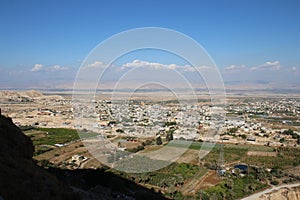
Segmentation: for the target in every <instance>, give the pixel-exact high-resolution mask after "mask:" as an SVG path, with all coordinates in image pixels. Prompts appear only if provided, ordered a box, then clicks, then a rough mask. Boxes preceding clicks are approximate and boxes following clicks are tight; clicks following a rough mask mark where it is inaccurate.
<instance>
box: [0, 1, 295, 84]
mask: <svg viewBox="0 0 300 200" xmlns="http://www.w3.org/2000/svg"><path fill="white" fill-rule="evenodd" d="M299 10H300V1H299V0H298V1H297V0H296V1H290V0H287V1H284V0H281V1H275V0H247V1H246V0H237V1H231V0H226V1H225V0H224V1H222V0H215V1H214V0H213V1H200V0H198V1H196V0H195V1H191V0H187V1H174V0H172V1H171V0H160V1H158V0H157V1H155V0H152V1H146V0H144V1H141V0H138V1H135V0H127V1H123V0H119V1H115V0H112V1H111V0H105V1H91V0H87V1H79V0H77V1H70V0H51V1H38V0H36V1H32V0H26V1H25V0H19V1H16V0H1V1H0V27H1V31H0V52H1V53H0V67H1V69H0V73H1V74H0V86H1V85H2V87H6V86H9V85H10V84H11V85H14V84H15V85H18V84H17V83H18V82H19V85H20V84H21V85H22V84H24V82H26V81H25V80H22V78H21V77H22V76H25V75H26V76H27V77H30V79H31V80H27V82H30V81H31V83H32V84H35V81H37V82H39V81H41V80H40V79H41V77H42V73H39V74H34V73H35V72H39V71H42V70H41V69H43V71H44V73H47V81H49V83H50V82H51V81H52V82H53V81H57V83H59V82H63V81H64V80H67V79H68V80H72V77H74V74H75V73H76V69H77V68H78V67H79V65H80V63H81V61H82V60H83V59H84V58H85V57H86V56H87V55H88V53H89V52H90V51H91V50H92V49H93V48H94V47H95V46H96V45H97V44H99V43H100V42H101V41H103V40H105V39H107V38H108V37H110V36H111V35H113V34H116V33H119V32H121V31H125V30H128V29H132V28H139V27H148V26H151V27H164V28H170V29H174V30H177V31H179V32H182V33H184V34H186V35H188V36H190V37H192V38H193V39H195V40H196V41H197V42H198V43H199V44H201V45H202V46H203V47H204V48H205V49H206V50H207V52H208V53H209V54H210V55H211V57H212V58H213V60H214V61H215V63H216V64H217V66H218V67H219V68H220V70H221V71H223V72H224V73H225V74H226V72H227V71H228V70H236V69H238V70H245V69H246V70H248V71H258V70H259V69H263V70H267V69H271V70H272V73H274V71H278V70H281V77H277V75H276V77H277V78H278V79H280V80H281V79H282V80H285V79H289V77H291V78H290V79H291V80H297V79H299V73H298V71H299V70H300V56H299V55H300V12H299ZM141 57H142V56H141ZM143 59H144V58H141V60H143ZM132 61H133V60H130V59H128V61H126V62H132ZM146 61H149V62H154V60H146ZM160 61H162V62H164V64H171V63H173V62H172V60H169V58H168V56H166V57H165V58H160ZM68 70H69V71H70V72H69V73H67V74H66V71H68ZM62 72H64V73H62ZM289 72H291V73H292V74H290V73H289ZM229 74H230V73H229ZM259 74H261V73H259ZM255 76H256V75H255ZM225 77H228V79H230V76H228V75H227V76H226V75H225ZM256 77H257V76H256ZM272 78H274V77H272ZM1 79H2V80H1ZM43 79H44V78H43ZM47 81H45V83H47V84H48V82H47ZM45 83H44V84H45ZM47 84H46V85H47ZM29 85H30V84H29Z"/></svg>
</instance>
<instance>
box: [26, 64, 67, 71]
mask: <svg viewBox="0 0 300 200" xmlns="http://www.w3.org/2000/svg"><path fill="white" fill-rule="evenodd" d="M68 69H69V68H68V67H63V66H60V65H54V66H51V67H45V66H44V65H42V64H35V65H34V66H33V68H32V69H31V70H30V71H31V72H40V71H44V72H45V71H47V72H57V71H64V70H68Z"/></svg>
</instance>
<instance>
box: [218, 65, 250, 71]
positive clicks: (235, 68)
mask: <svg viewBox="0 0 300 200" xmlns="http://www.w3.org/2000/svg"><path fill="white" fill-rule="evenodd" d="M245 67H246V66H245V65H230V66H227V67H224V68H223V70H224V71H231V70H240V69H244V68H245Z"/></svg>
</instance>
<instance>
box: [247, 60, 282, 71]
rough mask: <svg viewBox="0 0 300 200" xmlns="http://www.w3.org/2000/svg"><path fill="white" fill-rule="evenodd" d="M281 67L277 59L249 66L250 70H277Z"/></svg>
mask: <svg viewBox="0 0 300 200" xmlns="http://www.w3.org/2000/svg"><path fill="white" fill-rule="evenodd" d="M280 68H281V65H280V62H279V61H274V62H266V63H264V64H262V65H258V66H254V67H251V70H253V71H257V70H273V71H277V70H279V69H280Z"/></svg>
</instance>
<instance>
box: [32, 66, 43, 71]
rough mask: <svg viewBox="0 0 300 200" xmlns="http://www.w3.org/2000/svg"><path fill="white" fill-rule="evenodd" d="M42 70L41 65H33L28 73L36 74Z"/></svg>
mask: <svg viewBox="0 0 300 200" xmlns="http://www.w3.org/2000/svg"><path fill="white" fill-rule="evenodd" d="M42 68H43V65H42V64H35V65H34V66H33V68H32V69H31V70H30V71H32V72H38V71H41V70H42Z"/></svg>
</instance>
